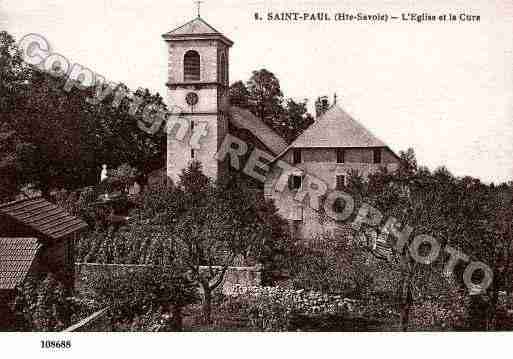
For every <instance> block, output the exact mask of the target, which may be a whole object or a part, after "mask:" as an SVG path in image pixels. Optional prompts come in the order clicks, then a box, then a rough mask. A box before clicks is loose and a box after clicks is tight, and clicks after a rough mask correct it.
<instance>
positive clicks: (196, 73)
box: [183, 50, 200, 81]
mask: <svg viewBox="0 0 513 359" xmlns="http://www.w3.org/2000/svg"><path fill="white" fill-rule="evenodd" d="M183 74H184V80H185V81H199V80H200V56H199V54H198V53H197V52H196V51H193V50H189V51H187V52H186V53H185V56H184V58H183Z"/></svg>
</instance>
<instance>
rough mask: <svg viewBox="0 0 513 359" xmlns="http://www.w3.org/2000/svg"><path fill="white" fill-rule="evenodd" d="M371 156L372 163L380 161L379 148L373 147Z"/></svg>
mask: <svg viewBox="0 0 513 359" xmlns="http://www.w3.org/2000/svg"><path fill="white" fill-rule="evenodd" d="M372 157H373V161H374V163H381V148H375V149H374V153H373V156H372Z"/></svg>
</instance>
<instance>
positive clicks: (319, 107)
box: [315, 96, 330, 118]
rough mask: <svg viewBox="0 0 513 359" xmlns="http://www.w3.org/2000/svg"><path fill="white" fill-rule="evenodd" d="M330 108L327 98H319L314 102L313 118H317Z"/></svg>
mask: <svg viewBox="0 0 513 359" xmlns="http://www.w3.org/2000/svg"><path fill="white" fill-rule="evenodd" d="M329 108H330V103H329V101H328V96H321V97H319V98H318V99H317V101H315V116H316V117H317V118H319V117H320V116H322V115H323V114H324V113H325V112H326V111H328V109H329Z"/></svg>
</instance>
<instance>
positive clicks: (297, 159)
mask: <svg viewBox="0 0 513 359" xmlns="http://www.w3.org/2000/svg"><path fill="white" fill-rule="evenodd" d="M292 156H293V159H292V161H293V163H294V164H298V163H301V150H300V149H294V151H293V152H292Z"/></svg>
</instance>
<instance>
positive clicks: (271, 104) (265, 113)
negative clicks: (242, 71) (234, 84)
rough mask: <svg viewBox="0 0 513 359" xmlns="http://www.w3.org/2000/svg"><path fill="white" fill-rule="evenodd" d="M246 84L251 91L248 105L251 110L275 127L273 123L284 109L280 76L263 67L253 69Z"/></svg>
mask: <svg viewBox="0 0 513 359" xmlns="http://www.w3.org/2000/svg"><path fill="white" fill-rule="evenodd" d="M246 86H247V89H248V92H249V98H248V106H249V108H250V109H251V112H253V114H255V115H256V116H258V117H259V118H260V119H261V120H262V121H264V122H265V123H267V124H268V125H269V126H271V127H274V126H273V124H274V122H275V121H276V120H277V119H278V118H279V115H280V114H281V112H282V109H283V108H282V102H283V93H282V92H281V88H280V81H279V80H278V78H276V76H275V75H274V74H273V73H272V72H270V71H268V70H266V69H261V70H259V71H253V75H252V76H251V78H250V79H249V81H248V83H247V85H246Z"/></svg>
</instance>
